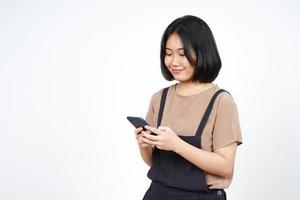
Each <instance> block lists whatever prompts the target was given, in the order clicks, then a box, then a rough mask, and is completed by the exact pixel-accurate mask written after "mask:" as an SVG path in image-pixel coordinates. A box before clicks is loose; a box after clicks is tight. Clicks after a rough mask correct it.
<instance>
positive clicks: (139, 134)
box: [134, 127, 153, 149]
mask: <svg viewBox="0 0 300 200" xmlns="http://www.w3.org/2000/svg"><path fill="white" fill-rule="evenodd" d="M134 132H135V138H136V140H137V143H138V145H139V147H140V148H141V149H146V148H148V147H151V146H153V145H151V144H148V143H146V142H144V140H143V138H144V135H146V134H150V131H143V128H142V127H140V128H137V129H135V131H134Z"/></svg>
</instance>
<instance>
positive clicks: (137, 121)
mask: <svg viewBox="0 0 300 200" xmlns="http://www.w3.org/2000/svg"><path fill="white" fill-rule="evenodd" d="M127 119H128V121H130V122H131V124H132V125H133V126H134V127H135V128H140V127H143V130H144V131H146V128H145V126H146V125H148V126H149V124H148V123H147V122H146V121H145V120H144V119H143V118H142V117H132V116H128V117H127ZM151 135H157V134H156V133H152V132H151Z"/></svg>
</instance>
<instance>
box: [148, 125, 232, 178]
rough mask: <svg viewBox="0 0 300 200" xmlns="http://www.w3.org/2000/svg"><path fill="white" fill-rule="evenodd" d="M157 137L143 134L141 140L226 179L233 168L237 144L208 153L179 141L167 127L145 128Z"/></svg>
mask: <svg viewBox="0 0 300 200" xmlns="http://www.w3.org/2000/svg"><path fill="white" fill-rule="evenodd" d="M146 129H148V130H149V131H151V132H154V133H156V134H157V136H154V135H151V134H148V133H145V137H144V138H142V140H143V141H144V142H145V143H148V144H151V145H155V146H156V147H157V148H159V149H163V150H167V151H174V152H176V153H178V154H179V155H181V156H182V157H184V158H185V159H187V160H188V161H190V162H191V163H193V164H194V165H196V166H197V167H199V168H201V169H203V170H204V171H206V172H208V173H212V174H215V175H219V176H222V177H226V176H228V175H230V174H231V172H232V170H233V166H234V160H235V153H236V148H237V142H233V143H231V144H230V145H227V146H225V147H221V148H219V149H217V150H216V151H215V152H208V151H204V150H202V149H199V148H197V147H194V146H193V145H190V144H188V143H186V142H185V141H183V140H182V139H180V138H179V137H178V136H177V134H176V133H174V131H172V129H170V128H169V127H159V128H158V129H156V128H153V127H149V126H146Z"/></svg>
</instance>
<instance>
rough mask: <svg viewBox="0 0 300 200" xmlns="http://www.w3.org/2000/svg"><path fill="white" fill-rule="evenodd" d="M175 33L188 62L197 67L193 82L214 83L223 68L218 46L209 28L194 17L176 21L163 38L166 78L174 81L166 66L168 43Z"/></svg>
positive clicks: (162, 63) (162, 56)
mask: <svg viewBox="0 0 300 200" xmlns="http://www.w3.org/2000/svg"><path fill="white" fill-rule="evenodd" d="M174 33H175V34H177V35H178V36H179V37H180V39H181V42H182V44H183V48H184V54H185V56H186V58H187V60H188V61H189V63H190V64H191V65H192V66H194V67H195V72H194V75H193V78H192V81H193V82H197V81H198V82H200V83H209V82H212V81H214V80H215V79H216V78H217V76H218V74H219V71H220V69H221V66H222V63H221V59H220V56H219V52H218V49H217V45H216V42H215V39H214V36H213V34H212V32H211V30H210V28H209V26H208V25H207V24H206V23H205V22H204V21H203V20H202V19H200V18H198V17H196V16H192V15H185V16H183V17H180V18H177V19H175V20H174V21H173V22H172V23H171V24H169V26H168V27H167V29H166V30H165V32H164V34H163V36H162V40H161V50H160V61H161V71H162V74H163V76H164V78H165V79H166V80H168V81H172V80H174V77H173V75H172V74H171V73H170V71H169V70H168V68H167V66H166V65H165V56H166V43H167V40H168V38H169V36H170V35H171V34H174ZM192 52H194V53H195V55H196V60H194V59H193V57H192Z"/></svg>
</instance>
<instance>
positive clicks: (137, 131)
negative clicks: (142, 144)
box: [135, 127, 143, 134]
mask: <svg viewBox="0 0 300 200" xmlns="http://www.w3.org/2000/svg"><path fill="white" fill-rule="evenodd" d="M142 130H143V128H142V127H140V128H137V129H135V133H136V134H138V133H140V132H141V131H142Z"/></svg>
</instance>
